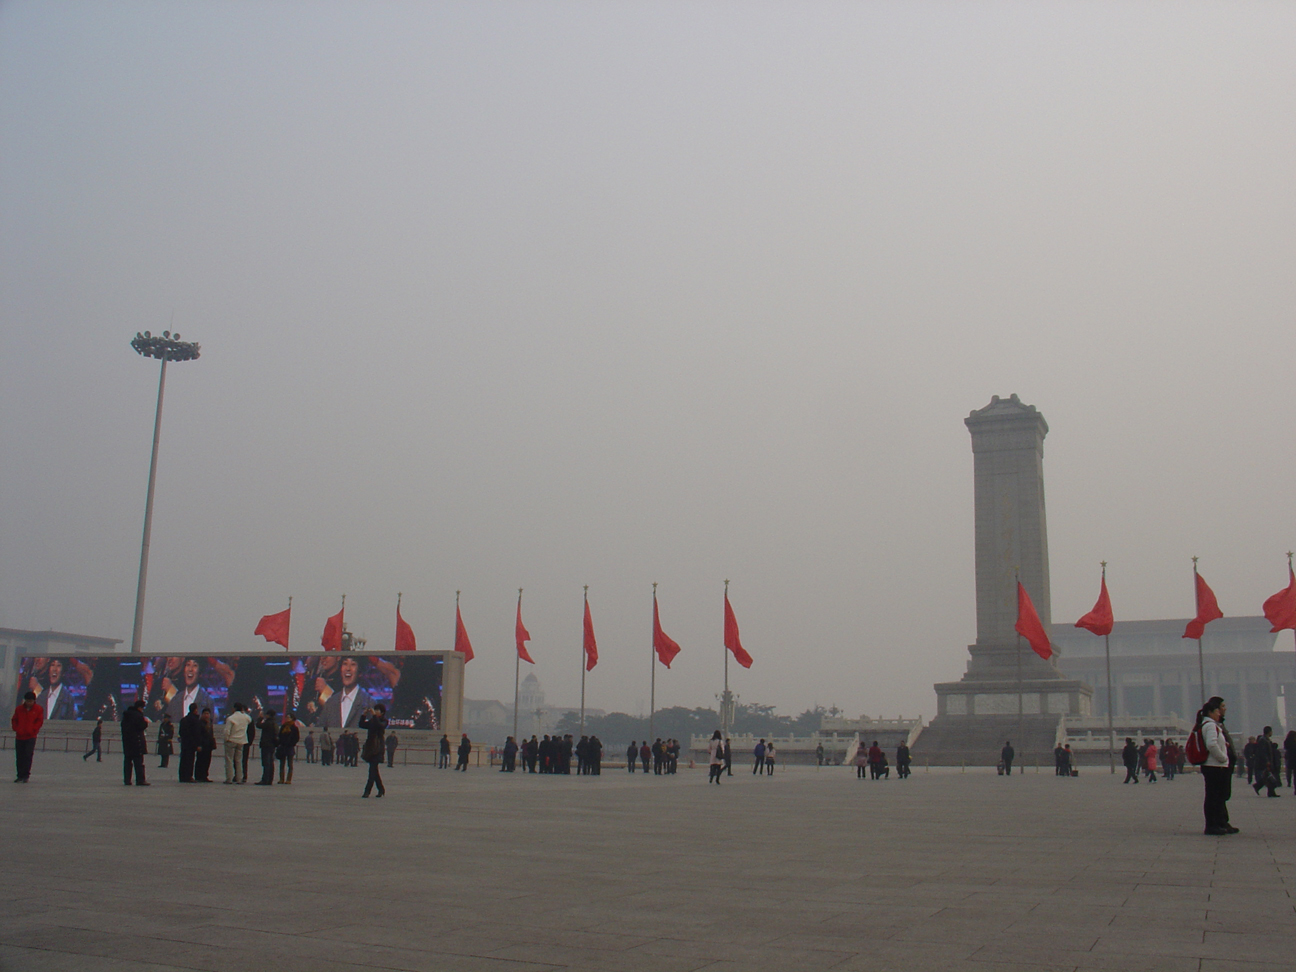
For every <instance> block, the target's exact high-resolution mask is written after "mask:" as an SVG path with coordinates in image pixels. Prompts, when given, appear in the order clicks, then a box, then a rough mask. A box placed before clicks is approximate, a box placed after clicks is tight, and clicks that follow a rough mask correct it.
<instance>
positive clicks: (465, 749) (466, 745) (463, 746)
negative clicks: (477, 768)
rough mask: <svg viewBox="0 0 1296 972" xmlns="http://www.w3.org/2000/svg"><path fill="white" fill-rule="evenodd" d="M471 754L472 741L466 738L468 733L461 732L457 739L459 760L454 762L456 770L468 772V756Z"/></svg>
mask: <svg viewBox="0 0 1296 972" xmlns="http://www.w3.org/2000/svg"><path fill="white" fill-rule="evenodd" d="M471 754H472V742H471V741H470V740H469V739H468V733H466V732H465V733H464V734H463V738H462V739H460V740H459V762H457V763H456V764H455V769H456V770H463V771H464V772H465V773H467V772H468V757H469V756H470V755H471Z"/></svg>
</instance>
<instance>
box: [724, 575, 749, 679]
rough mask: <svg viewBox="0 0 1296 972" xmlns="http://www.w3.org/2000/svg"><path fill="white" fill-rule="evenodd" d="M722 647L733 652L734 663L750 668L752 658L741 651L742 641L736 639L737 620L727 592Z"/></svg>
mask: <svg viewBox="0 0 1296 972" xmlns="http://www.w3.org/2000/svg"><path fill="white" fill-rule="evenodd" d="M724 646H725V647H726V648H728V649H729V650H730V651H731V652H733V656H734V661H736V662H737V663H738V664H739V665H741V666H742V667H743V668H751V666H752V656H751V655H749V654H747V652H746V651H745V650H744V649H743V646H742V639H741V638H739V637H738V618H737V617H735V616H734V610H733V606H732V605H731V604H730V603H729V592H728V591H726V592H725V618H724Z"/></svg>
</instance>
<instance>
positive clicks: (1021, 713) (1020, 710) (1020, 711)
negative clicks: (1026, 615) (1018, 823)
mask: <svg viewBox="0 0 1296 972" xmlns="http://www.w3.org/2000/svg"><path fill="white" fill-rule="evenodd" d="M1013 577H1014V579H1016V581H1017V584H1018V585H1019V586H1020V585H1021V574H1020V572H1019V571H1018V570H1017V569H1016V568H1014V569H1013ZM1017 614H1018V617H1019V618H1020V615H1021V608H1020V607H1018V609H1017ZM1021 642H1022V639H1021V632H1018V633H1017V745H1018V746H1021V747H1022V762H1021V768H1022V772H1023V773H1024V772H1026V737H1025V736H1024V735H1023V734H1022V733H1023V732H1024V731H1025V730H1023V728H1022V726H1023V725H1024V724H1025V720H1026V716H1025V704H1024V701H1023V698H1024V697H1023V689H1024V686H1023V683H1022V650H1021Z"/></svg>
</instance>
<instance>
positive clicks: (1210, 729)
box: [1193, 695, 1239, 836]
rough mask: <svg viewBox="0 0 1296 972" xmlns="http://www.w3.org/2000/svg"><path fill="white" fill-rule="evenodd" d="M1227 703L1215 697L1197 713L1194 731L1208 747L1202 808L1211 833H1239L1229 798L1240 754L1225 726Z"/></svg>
mask: <svg viewBox="0 0 1296 972" xmlns="http://www.w3.org/2000/svg"><path fill="white" fill-rule="evenodd" d="M1227 711H1228V706H1227V705H1226V704H1225V702H1224V700H1223V699H1222V698H1220V697H1219V696H1218V695H1215V696H1212V697H1211V698H1210V699H1208V700H1207V702H1206V704H1205V705H1204V706H1202V708H1201V711H1200V712H1198V713H1197V724H1196V726H1194V728H1193V732H1194V733H1198V734H1199V738H1200V739H1201V743H1202V745H1203V746H1204V747H1205V750H1206V762H1204V763H1203V764H1202V767H1201V772H1202V779H1203V780H1204V781H1205V785H1206V798H1205V800H1204V801H1203V804H1202V811H1203V813H1204V815H1205V817H1206V831H1205V832H1206V833H1207V834H1210V835H1212V836H1220V835H1223V834H1236V833H1238V832H1239V831H1238V828H1237V827H1234V826H1232V825H1231V824H1230V823H1229V813H1228V800H1229V797H1230V796H1231V795H1232V789H1233V775H1232V774H1233V767H1234V766H1235V765H1236V764H1237V754H1236V752H1235V751H1234V749H1233V741H1232V739H1230V738H1229V734H1228V730H1227V729H1225V728H1224V716H1225V713H1226V712H1227Z"/></svg>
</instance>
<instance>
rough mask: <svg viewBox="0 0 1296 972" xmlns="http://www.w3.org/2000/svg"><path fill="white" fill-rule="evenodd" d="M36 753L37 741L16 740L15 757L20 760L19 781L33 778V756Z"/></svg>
mask: <svg viewBox="0 0 1296 972" xmlns="http://www.w3.org/2000/svg"><path fill="white" fill-rule="evenodd" d="M35 752H36V740H35V739H15V740H14V756H15V757H16V758H17V760H18V779H20V780H25V779H27V777H29V776H31V764H32V756H33V755H34V754H35Z"/></svg>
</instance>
